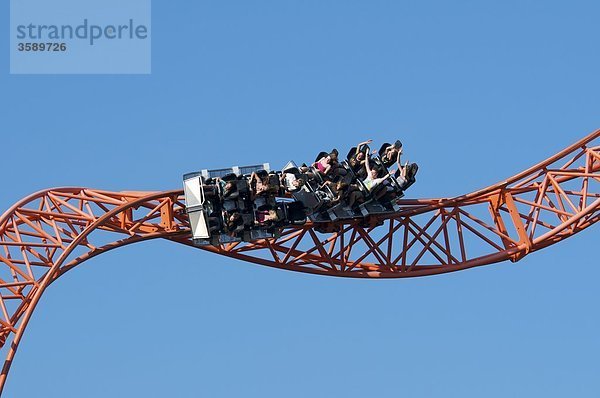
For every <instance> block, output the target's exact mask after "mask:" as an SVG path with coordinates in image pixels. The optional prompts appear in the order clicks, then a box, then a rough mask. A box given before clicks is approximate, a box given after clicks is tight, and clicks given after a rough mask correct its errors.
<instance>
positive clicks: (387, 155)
mask: <svg viewBox="0 0 600 398" xmlns="http://www.w3.org/2000/svg"><path fill="white" fill-rule="evenodd" d="M401 154H402V143H401V142H400V141H399V140H397V141H396V142H394V143H393V144H392V145H387V146H386V147H384V148H383V153H380V154H379V157H380V158H381V162H382V163H383V164H384V166H385V167H390V166H391V165H393V164H394V162H395V161H396V157H400V155H401Z"/></svg>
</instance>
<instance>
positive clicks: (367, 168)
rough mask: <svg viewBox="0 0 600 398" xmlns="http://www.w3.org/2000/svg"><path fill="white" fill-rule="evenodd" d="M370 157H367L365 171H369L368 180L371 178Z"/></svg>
mask: <svg viewBox="0 0 600 398" xmlns="http://www.w3.org/2000/svg"><path fill="white" fill-rule="evenodd" d="M369 160H370V159H369V157H368V156H367V157H365V169H366V170H367V178H369V177H370V176H371V165H370V164H369V163H371V162H370V161H369Z"/></svg>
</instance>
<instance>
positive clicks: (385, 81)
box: [0, 0, 600, 398]
mask: <svg viewBox="0 0 600 398" xmlns="http://www.w3.org/2000/svg"><path fill="white" fill-rule="evenodd" d="M152 6H153V8H152V74H151V75H147V76H143V75H140V76H126V75H123V76H118V75H103V76H101V75H88V76H86V75H82V76H69V75H67V76H34V75H32V76H26V75H22V76H17V75H9V73H8V71H9V58H8V54H9V48H8V37H7V38H6V39H5V40H2V41H0V57H1V60H2V63H1V64H0V65H1V67H2V69H3V72H2V73H0V109H2V117H1V118H0V148H1V149H2V156H1V157H0V165H1V166H2V168H3V170H4V172H3V185H2V186H3V188H2V190H1V191H0V192H1V195H0V208H1V209H6V208H8V207H9V206H10V205H12V204H13V203H14V202H15V201H17V200H18V199H20V198H22V197H24V196H25V195H27V194H29V193H31V192H33V191H36V190H39V189H42V188H46V187H52V186H65V185H80V186H88V187H94V188H102V189H110V190H121V189H123V190H163V189H174V188H179V187H180V182H181V175H182V174H183V173H185V172H189V171H193V170H197V169H201V168H211V167H221V166H229V165H232V164H240V165H241V164H253V163H262V162H265V161H268V162H270V163H271V165H273V166H274V167H280V166H282V165H283V164H285V163H286V162H287V161H288V160H290V159H295V160H296V161H299V162H302V161H304V160H311V159H312V158H313V157H314V156H315V154H316V153H318V152H319V151H320V150H322V149H323V148H325V149H329V148H331V147H333V146H337V147H338V148H340V149H342V148H344V149H345V148H348V147H350V146H352V145H353V144H355V143H357V142H358V141H361V140H362V139H364V138H372V139H374V140H376V141H379V142H381V141H383V140H393V139H396V138H400V139H401V140H402V141H403V143H404V145H405V154H406V156H407V158H408V159H410V160H411V161H417V162H418V163H419V164H420V166H421V169H420V171H419V179H418V183H417V184H416V185H415V186H413V188H411V192H410V195H409V196H411V197H438V196H453V195H457V194H461V193H465V192H468V191H472V190H474V189H477V188H480V187H484V186H487V185H489V184H491V183H494V182H496V181H499V180H501V179H503V178H506V177H508V176H510V175H513V174H515V173H516V172H518V171H520V170H522V169H524V168H526V167H528V166H531V165H532V164H534V163H537V162H538V161H539V160H542V159H544V158H546V157H547V156H549V155H551V154H553V153H555V152H556V151H557V150H560V149H562V148H563V147H565V146H567V145H569V144H571V143H572V142H574V141H576V140H578V139H579V138H581V137H583V136H584V135H586V134H588V133H589V132H591V131H592V130H594V129H596V128H599V127H600V116H599V112H598V109H599V105H600V99H599V97H598V92H599V90H600V78H599V75H598V71H597V66H598V63H599V62H600V50H599V48H600V34H599V33H598V30H597V28H596V27H597V19H598V13H599V12H600V5H599V4H598V3H597V2H593V1H573V2H568V3H567V2H556V1H546V2H542V1H503V2H496V1H458V2H445V1H418V2H417V1H368V2H367V1H331V0H329V1H327V0H326V1H244V2H243V1H229V2H206V1H198V2H188V3H186V4H185V5H183V4H174V3H173V2H158V1H154V2H153V5H152ZM1 7H2V10H3V15H5V17H4V18H2V19H0V24H1V25H3V26H0V29H3V30H4V32H7V31H8V22H9V21H8V11H9V7H8V2H4V3H3V5H2V6H1ZM341 152H344V151H341ZM597 231H598V230H597V228H596V227H593V228H590V229H589V230H586V231H584V232H582V233H581V234H579V235H578V236H576V237H574V238H572V239H569V240H567V241H565V242H563V243H561V244H560V245H557V246H552V247H550V248H548V249H546V250H543V251H541V252H539V253H536V254H533V255H531V256H529V257H526V258H525V259H524V260H523V261H521V262H519V263H516V264H512V263H503V264H497V265H493V266H487V267H483V268H480V269H473V270H469V271H464V272H459V273H454V274H448V275H442V276H436V277H427V278H417V279H407V280H387V281H368V280H345V279H335V278H325V277H318V276H311V275H304V274H297V273H291V272H284V271H279V270H274V269H267V268H264V267H260V266H257V265H252V264H245V263H241V262H237V261H234V260H230V259H228V258H221V257H217V256H214V255H211V254H209V253H205V252H202V251H198V250H193V249H190V248H187V247H183V246H177V245H175V244H172V243H168V242H159V241H156V242H148V243H143V244H139V245H137V246H135V245H134V246H131V247H126V248H123V249H120V250H118V251H114V252H110V253H107V254H105V255H103V256H100V257H97V258H94V259H92V260H90V261H88V262H86V263H84V264H83V265H81V266H80V267H79V268H78V269H77V270H75V271H73V272H70V273H68V274H67V275H65V276H64V277H63V278H62V279H61V280H59V281H58V282H57V283H55V284H53V285H52V286H51V287H50V288H49V290H48V291H47V292H46V294H45V296H44V297H43V298H42V301H41V303H40V305H39V306H38V309H37V311H36V313H35V314H34V316H33V319H32V321H31V322H30V324H29V326H28V330H27V333H26V334H25V337H24V339H23V342H22V344H21V346H20V348H19V352H18V354H17V357H16V360H15V362H14V364H13V367H12V370H11V374H10V377H9V382H8V385H7V388H6V396H7V397H36V396H44V397H61V398H67V397H109V396H110V397H138V396H139V397H142V396H143V397H164V396H173V397H309V396H310V397H337V396H344V397H347V398H349V397H364V396H374V397H398V396H407V397H441V396H443V397H480V396H486V397H507V396H511V397H512V396H514V397H521V396H544V397H564V396H578V397H596V396H598V393H599V391H600V382H599V381H598V380H599V379H598V377H597V376H598V374H599V372H600V364H599V363H598V360H597V358H598V356H599V354H600V343H599V339H598V329H599V328H600V318H598V312H597V305H596V304H597V301H598V288H597V280H598V277H599V276H600V271H599V270H598V268H597V264H596V263H595V261H594V259H593V255H594V254H595V252H596V251H595V245H596V244H597V238H594V236H597Z"/></svg>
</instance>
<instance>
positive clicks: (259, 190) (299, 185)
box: [203, 140, 418, 241]
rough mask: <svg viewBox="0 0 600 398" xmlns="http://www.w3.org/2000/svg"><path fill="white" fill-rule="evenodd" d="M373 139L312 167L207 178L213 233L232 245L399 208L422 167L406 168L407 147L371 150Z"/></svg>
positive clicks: (319, 160)
mask: <svg viewBox="0 0 600 398" xmlns="http://www.w3.org/2000/svg"><path fill="white" fill-rule="evenodd" d="M371 143H372V140H367V141H364V142H361V143H360V144H358V145H357V146H356V147H353V148H351V149H350V151H349V152H348V154H347V155H346V159H344V160H340V156H339V152H338V150H337V149H333V150H331V151H330V152H321V153H319V155H318V156H317V157H316V158H315V161H314V162H313V163H312V164H302V165H301V166H297V165H296V164H295V163H293V162H289V163H288V164H287V165H286V166H285V167H284V168H283V170H281V171H273V172H271V171H268V170H265V169H255V170H253V171H252V172H251V173H248V174H241V173H234V172H229V173H226V174H224V175H220V176H208V178H203V189H204V193H205V194H206V196H207V198H208V199H209V201H208V202H207V204H206V212H207V220H208V229H209V231H210V233H211V236H212V235H215V236H221V241H223V237H229V238H230V240H253V239H258V238H264V237H270V236H276V235H277V233H278V231H279V230H280V229H281V227H284V226H286V225H294V224H303V223H304V222H306V220H307V219H310V220H312V221H314V222H325V221H331V220H335V219H336V218H340V217H341V218H344V217H346V218H355V217H360V216H367V215H369V214H371V213H372V212H389V211H395V210H397V209H398V206H397V201H398V199H399V198H400V197H402V196H403V192H404V191H405V190H406V189H407V188H408V187H409V186H410V185H412V184H413V183H414V182H415V175H416V173H417V170H418V166H417V165H416V164H415V163H409V162H404V163H402V160H401V157H402V152H403V148H402V143H401V142H400V141H396V142H394V143H392V144H390V143H385V144H383V145H382V146H381V147H380V149H379V150H371V148H370V147H369V144H371Z"/></svg>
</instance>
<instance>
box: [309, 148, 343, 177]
mask: <svg viewBox="0 0 600 398" xmlns="http://www.w3.org/2000/svg"><path fill="white" fill-rule="evenodd" d="M337 158H338V157H337V154H336V153H335V152H332V153H330V154H329V155H327V156H323V157H322V158H321V159H319V160H317V161H316V162H315V163H313V164H312V167H313V168H314V169H315V170H317V172H318V173H319V174H320V175H321V176H322V177H324V178H326V177H327V176H328V175H329V174H330V173H331V171H332V168H333V167H334V166H335V164H336V163H337Z"/></svg>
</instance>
